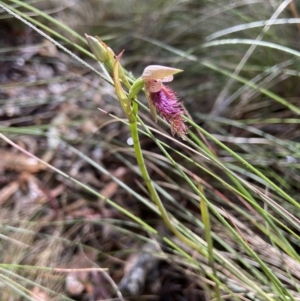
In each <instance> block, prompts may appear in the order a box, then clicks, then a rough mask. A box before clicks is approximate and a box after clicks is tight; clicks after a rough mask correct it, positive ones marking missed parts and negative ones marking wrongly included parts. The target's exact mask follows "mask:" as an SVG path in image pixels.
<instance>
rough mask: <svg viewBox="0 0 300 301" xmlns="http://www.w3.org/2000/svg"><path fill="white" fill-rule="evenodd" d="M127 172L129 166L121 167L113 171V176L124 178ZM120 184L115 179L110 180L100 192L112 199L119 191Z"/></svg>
mask: <svg viewBox="0 0 300 301" xmlns="http://www.w3.org/2000/svg"><path fill="white" fill-rule="evenodd" d="M126 172H127V168H124V167H119V168H118V169H117V170H116V171H114V172H113V173H112V175H113V176H115V177H117V178H122V177H123V176H124V175H125V174H126ZM118 186H119V184H117V183H116V182H115V181H111V182H109V183H108V184H107V185H106V186H105V187H104V188H103V189H102V190H101V191H100V194H101V195H103V196H104V197H105V198H107V199H110V198H111V197H112V196H113V195H114V194H115V193H116V191H117V189H118Z"/></svg>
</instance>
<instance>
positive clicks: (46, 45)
mask: <svg viewBox="0 0 300 301" xmlns="http://www.w3.org/2000/svg"><path fill="white" fill-rule="evenodd" d="M39 55H40V56H45V57H57V55H58V51H57V48H56V46H55V45H54V44H53V43H51V42H50V41H48V40H46V39H45V40H44V42H43V46H42V47H41V49H40V50H39Z"/></svg>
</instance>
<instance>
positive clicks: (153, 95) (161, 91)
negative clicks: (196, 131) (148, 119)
mask: <svg viewBox="0 0 300 301" xmlns="http://www.w3.org/2000/svg"><path fill="white" fill-rule="evenodd" d="M181 71H182V70H180V69H175V68H170V67H165V66H159V65H150V66H148V67H146V68H145V70H144V72H143V74H142V79H143V81H144V89H145V93H146V96H147V99H148V105H149V108H150V112H151V114H152V116H153V118H154V120H155V122H156V112H158V114H159V115H160V116H161V117H162V118H163V119H165V120H166V121H167V122H168V123H169V124H170V126H171V132H172V135H175V134H177V135H178V136H180V137H181V138H183V139H184V138H185V136H186V134H187V126H186V125H185V123H184V120H183V118H182V114H184V110H183V107H182V105H181V103H180V102H178V98H177V96H176V94H175V92H174V91H173V90H172V89H171V88H170V87H168V86H165V85H164V84H163V83H164V82H170V81H172V80H173V75H174V74H176V73H179V72H181Z"/></svg>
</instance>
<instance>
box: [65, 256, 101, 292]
mask: <svg viewBox="0 0 300 301" xmlns="http://www.w3.org/2000/svg"><path fill="white" fill-rule="evenodd" d="M96 258H97V252H94V251H87V252H85V253H83V252H80V253H79V254H77V255H76V256H74V258H73V260H72V262H71V263H70V265H69V266H68V268H71V269H74V270H76V269H83V268H91V267H93V264H92V262H93V261H95V260H96ZM88 278H89V272H88V271H72V272H70V273H68V274H67V276H66V283H65V288H66V291H67V292H68V293H69V294H70V295H72V296H79V295H81V294H82V293H83V292H84V291H85V290H86V288H87V285H88Z"/></svg>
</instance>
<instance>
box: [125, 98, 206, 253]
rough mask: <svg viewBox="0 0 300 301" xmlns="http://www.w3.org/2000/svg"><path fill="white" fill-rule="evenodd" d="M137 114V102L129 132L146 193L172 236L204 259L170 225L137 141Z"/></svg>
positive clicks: (194, 245)
mask: <svg viewBox="0 0 300 301" xmlns="http://www.w3.org/2000/svg"><path fill="white" fill-rule="evenodd" d="M137 113H138V104H137V102H135V101H134V102H133V115H134V118H133V119H134V120H133V122H130V131H131V136H132V140H133V145H134V151H135V156H136V159H137V162H138V165H139V168H140V171H141V174H142V177H143V179H144V181H145V184H146V186H147V188H148V191H149V193H150V195H151V198H152V200H153V201H154V203H155V204H156V206H157V207H158V209H159V212H160V214H161V217H162V219H163V221H164V223H165V224H166V225H167V227H168V228H169V229H170V230H171V231H172V232H173V234H174V235H175V236H176V237H177V238H178V239H180V240H181V241H182V242H184V243H185V244H187V245H188V246H190V247H191V248H193V249H196V250H197V251H199V252H200V253H201V254H203V255H204V256H205V257H207V254H206V252H205V251H204V250H203V249H202V248H201V247H200V246H199V245H197V244H196V243H194V242H193V241H191V240H190V239H188V238H187V237H186V236H184V235H183V234H182V233H181V232H179V231H178V230H177V229H176V227H175V226H174V225H173V224H172V222H171V220H170V217H169V216H168V213H167V211H166V209H165V207H164V205H163V203H162V201H161V199H160V197H159V195H158V193H157V191H156V189H155V187H154V185H153V182H152V180H151V178H150V176H149V173H148V170H147V167H146V164H145V161H144V157H143V152H142V148H141V144H140V139H139V134H138V126H137V118H136V117H137Z"/></svg>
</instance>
